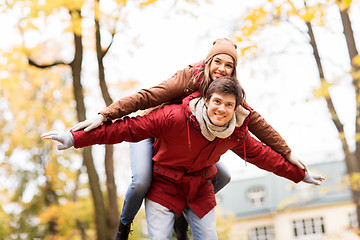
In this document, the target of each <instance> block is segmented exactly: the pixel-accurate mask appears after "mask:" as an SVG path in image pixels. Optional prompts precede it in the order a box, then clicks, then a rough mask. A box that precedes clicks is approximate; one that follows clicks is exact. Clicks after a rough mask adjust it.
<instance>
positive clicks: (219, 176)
mask: <svg viewBox="0 0 360 240" xmlns="http://www.w3.org/2000/svg"><path fill="white" fill-rule="evenodd" d="M215 166H216V167H217V173H216V176H215V177H214V179H213V181H212V183H213V185H214V192H215V193H217V192H219V191H220V190H221V189H222V188H223V187H225V186H226V184H228V183H229V182H230V180H231V175H230V172H229V170H228V169H227V167H226V166H225V164H224V163H222V162H221V161H218V162H217V163H215Z"/></svg>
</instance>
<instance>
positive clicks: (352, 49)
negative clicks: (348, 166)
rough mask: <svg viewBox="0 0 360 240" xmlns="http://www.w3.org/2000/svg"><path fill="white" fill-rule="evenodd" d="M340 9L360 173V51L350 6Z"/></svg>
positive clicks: (359, 203) (357, 198)
mask: <svg viewBox="0 0 360 240" xmlns="http://www.w3.org/2000/svg"><path fill="white" fill-rule="evenodd" d="M339 11H340V17H341V22H342V25H343V30H344V36H345V39H346V45H347V49H348V53H349V57H350V63H351V72H352V77H353V86H354V90H355V102H356V120H355V131H356V132H355V134H356V135H355V136H356V137H355V139H356V149H355V156H353V158H354V165H355V166H356V168H355V169H354V172H356V173H357V174H359V173H360V139H359V137H358V136H360V121H359V120H360V118H359V116H360V101H359V100H358V99H359V97H360V86H359V84H360V76H359V74H357V73H359V72H360V66H358V65H356V64H355V63H354V61H353V59H354V58H355V57H356V56H358V54H359V52H358V50H357V48H356V44H355V38H354V32H353V30H352V27H351V21H350V17H349V14H348V11H349V8H346V9H343V10H341V9H339ZM355 194H356V195H354V202H355V204H356V213H357V218H358V228H360V223H359V220H360V192H359V191H357V192H356V193H355Z"/></svg>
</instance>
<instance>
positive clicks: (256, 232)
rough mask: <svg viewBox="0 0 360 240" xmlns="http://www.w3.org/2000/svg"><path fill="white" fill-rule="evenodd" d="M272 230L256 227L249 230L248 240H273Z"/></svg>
mask: <svg viewBox="0 0 360 240" xmlns="http://www.w3.org/2000/svg"><path fill="white" fill-rule="evenodd" d="M274 239H275V234H274V228H273V227H272V226H265V227H256V228H253V229H251V230H250V234H249V240H274Z"/></svg>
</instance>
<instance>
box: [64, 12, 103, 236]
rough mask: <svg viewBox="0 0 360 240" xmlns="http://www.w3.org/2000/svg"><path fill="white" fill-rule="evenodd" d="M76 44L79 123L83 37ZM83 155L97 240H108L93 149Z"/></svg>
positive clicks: (82, 111)
mask: <svg viewBox="0 0 360 240" xmlns="http://www.w3.org/2000/svg"><path fill="white" fill-rule="evenodd" d="M78 14H79V15H80V16H81V11H78ZM70 15H71V14H70ZM74 42H75V56H74V60H73V62H72V63H71V64H70V65H71V70H72V77H73V89H74V97H75V101H76V111H77V117H78V121H83V120H85V119H86V109H85V104H84V95H83V88H82V84H81V68H82V66H81V65H82V58H83V45H82V37H81V35H76V34H74ZM82 155H83V161H84V165H85V166H86V169H87V173H88V178H89V184H90V190H91V194H92V198H93V203H94V210H95V225H96V232H97V239H98V240H104V239H107V238H106V235H107V234H106V219H105V206H104V200H103V196H102V192H101V188H100V184H99V176H98V174H97V172H96V169H95V166H94V161H93V157H92V154H91V147H86V148H84V150H83V153H82Z"/></svg>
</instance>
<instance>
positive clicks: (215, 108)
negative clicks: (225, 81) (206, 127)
mask: <svg viewBox="0 0 360 240" xmlns="http://www.w3.org/2000/svg"><path fill="white" fill-rule="evenodd" d="M205 105H206V106H207V115H208V117H209V119H210V121H211V122H212V124H214V125H216V126H223V125H225V124H226V123H228V122H229V121H230V120H231V118H232V117H233V115H234V113H235V111H236V109H235V107H236V97H235V96H234V95H232V94H221V93H214V94H213V95H212V96H211V98H210V100H209V99H205Z"/></svg>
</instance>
